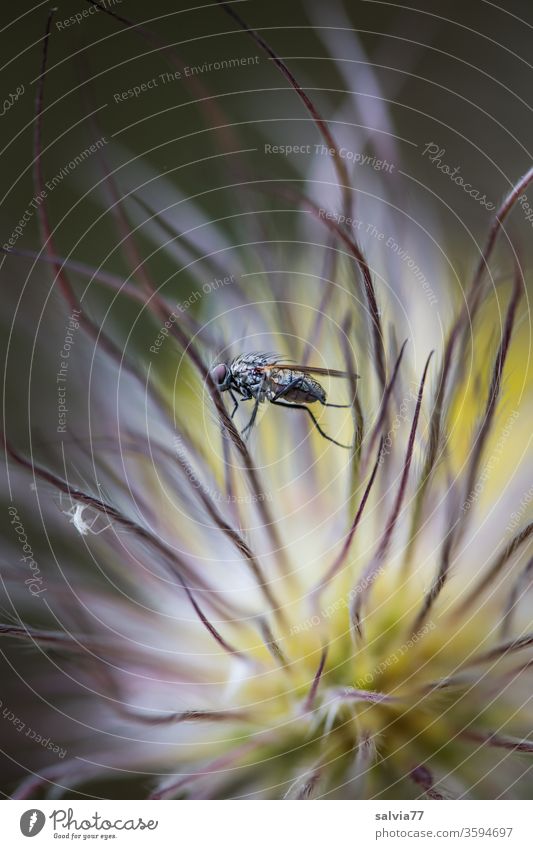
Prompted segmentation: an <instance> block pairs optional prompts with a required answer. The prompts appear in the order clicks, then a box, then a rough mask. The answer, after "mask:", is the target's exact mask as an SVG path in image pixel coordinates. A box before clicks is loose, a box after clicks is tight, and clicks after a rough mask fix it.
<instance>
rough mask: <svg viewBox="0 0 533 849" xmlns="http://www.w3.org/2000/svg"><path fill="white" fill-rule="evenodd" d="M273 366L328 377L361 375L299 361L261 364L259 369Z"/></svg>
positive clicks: (267, 368) (266, 369) (268, 368)
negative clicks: (299, 363) (308, 364)
mask: <svg viewBox="0 0 533 849" xmlns="http://www.w3.org/2000/svg"><path fill="white" fill-rule="evenodd" d="M273 366H274V367H275V368H277V369H278V368H279V369H282V368H286V369H291V371H301V372H302V373H303V374H319V375H320V374H321V375H325V376H326V377H344V378H348V377H359V375H358V374H355V372H351V371H339V369H334V368H320V366H301V365H298V363H280V362H276V363H273V364H270V365H267V366H261V367H259V368H258V369H257V370H258V371H268V370H270V369H271V368H272V367H273Z"/></svg>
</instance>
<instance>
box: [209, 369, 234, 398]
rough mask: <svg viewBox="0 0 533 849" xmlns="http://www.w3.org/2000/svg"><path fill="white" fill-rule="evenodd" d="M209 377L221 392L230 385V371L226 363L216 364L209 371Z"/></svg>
mask: <svg viewBox="0 0 533 849" xmlns="http://www.w3.org/2000/svg"><path fill="white" fill-rule="evenodd" d="M211 377H212V378H213V380H214V381H215V383H216V385H217V386H218V388H219V389H220V391H221V392H225V391H226V389H229V388H230V385H231V377H232V375H231V369H230V368H229V367H228V366H227V365H226V363H218V364H217V365H216V366H213V368H212V369H211Z"/></svg>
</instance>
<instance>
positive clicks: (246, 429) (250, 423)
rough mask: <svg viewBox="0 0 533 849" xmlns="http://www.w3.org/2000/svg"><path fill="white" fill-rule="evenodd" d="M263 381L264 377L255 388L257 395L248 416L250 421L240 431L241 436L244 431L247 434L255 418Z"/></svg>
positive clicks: (264, 381) (264, 380)
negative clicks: (250, 413)
mask: <svg viewBox="0 0 533 849" xmlns="http://www.w3.org/2000/svg"><path fill="white" fill-rule="evenodd" d="M265 383H266V378H265V377H264V378H263V380H262V381H261V385H260V387H259V389H258V390H257V395H256V398H255V404H254V408H253V410H252V415H251V416H250V421H249V422H248V424H247V425H246V426H245V427H244V428H243V429H242V431H241V433H242V435H243V436H245V434H246V433H247V434H248V435H249V432H250V430H251V429H252V428H253V426H254V422H255V419H256V416H257V411H258V409H259V404H260V403H261V394H262V392H263V387H264V385H265ZM246 439H248V437H247V436H245V440H246Z"/></svg>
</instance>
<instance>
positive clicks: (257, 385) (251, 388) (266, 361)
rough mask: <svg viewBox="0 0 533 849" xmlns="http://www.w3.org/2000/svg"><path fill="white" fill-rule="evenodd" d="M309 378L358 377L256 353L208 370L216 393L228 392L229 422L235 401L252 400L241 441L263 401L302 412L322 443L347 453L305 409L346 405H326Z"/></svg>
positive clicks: (321, 391)
mask: <svg viewBox="0 0 533 849" xmlns="http://www.w3.org/2000/svg"><path fill="white" fill-rule="evenodd" d="M313 375H326V376H327V377H344V378H347V377H358V376H359V375H357V374H352V373H350V372H347V371H338V370H336V369H328V368H319V367H314V366H302V365H293V364H291V363H284V362H280V361H279V359H278V357H276V356H275V355H274V354H263V353H258V352H253V353H249V354H239V356H237V357H235V358H234V359H233V360H231V362H230V363H218V364H217V365H216V366H214V367H213V368H212V369H211V377H212V378H213V380H214V381H215V383H216V384H217V386H218V388H219V389H220V391H221V392H229V394H230V395H231V399H232V401H233V403H234V407H233V410H232V413H231V418H233V417H234V415H235V413H236V412H237V408H238V406H239V399H241V400H243V401H250V400H252V399H255V404H254V408H253V411H252V415H251V416H250V421H249V422H248V424H247V425H246V427H245V428H244V429H243V431H242V434H243V436H245V438H247V435H249V433H250V430H251V429H252V427H253V425H254V422H255V419H256V416H257V411H258V409H259V404H262V403H263V401H270V403H271V404H275V405H276V406H277V407H288V408H289V409H291V410H305V411H306V412H307V413H308V415H309V416H310V417H311V419H312V421H313V425H314V426H315V427H316V429H317V430H318V432H319V433H320V435H321V436H323V437H324V439H327V440H328V441H329V442H333V443H334V444H335V445H338V446H339V447H340V448H348V449H350V448H351V447H352V446H351V445H343V444H342V443H341V442H337V440H336V439H333V437H331V436H328V435H327V433H325V432H324V431H323V430H322V428H321V427H320V425H319V423H318V421H317V419H316V416H315V415H314V413H313V412H312V410H310V409H309V407H308V406H307V405H308V404H314V403H315V402H316V401H318V402H319V403H320V404H322V406H323V407H337V408H344V409H345V408H347V407H350V404H329V403H328V402H327V400H326V392H325V390H324V387H323V386H322V385H321V384H320V383H319V382H318V380H315V378H314V377H313Z"/></svg>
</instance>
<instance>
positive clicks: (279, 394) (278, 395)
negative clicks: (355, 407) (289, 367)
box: [272, 377, 352, 410]
mask: <svg viewBox="0 0 533 849" xmlns="http://www.w3.org/2000/svg"><path fill="white" fill-rule="evenodd" d="M303 380H304V378H302V377H295V378H294V380H291V382H290V383H288V384H287V386H284V387H283V388H282V389H280V390H279V392H276V394H275V395H274V398H273V399H272V400H273V401H276V400H277V399H278V398H283V396H284V395H287V394H288V393H289V392H291V391H292V390H293V389H299V388H300V386H301V385H302V382H303ZM320 403H321V404H322V406H323V407H336V408H337V409H338V410H348V409H349V408H350V407H351V406H352V405H351V404H329V403H328V402H327V401H321V402H320Z"/></svg>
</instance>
